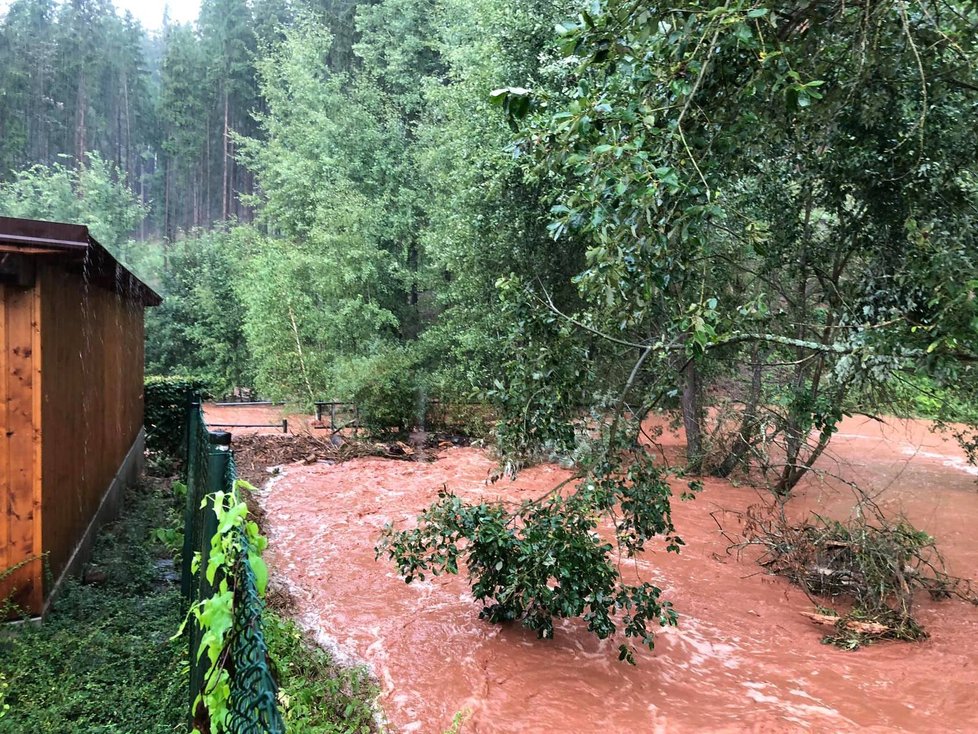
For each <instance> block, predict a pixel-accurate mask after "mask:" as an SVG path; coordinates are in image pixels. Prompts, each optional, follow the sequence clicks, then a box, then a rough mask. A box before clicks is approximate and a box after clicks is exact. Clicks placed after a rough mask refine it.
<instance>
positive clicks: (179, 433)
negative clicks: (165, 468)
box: [143, 375, 202, 457]
mask: <svg viewBox="0 0 978 734" xmlns="http://www.w3.org/2000/svg"><path fill="white" fill-rule="evenodd" d="M201 387H202V383H201V382H200V381H199V380H195V379H193V378H189V377H177V376H167V377H163V376H159V375H151V376H150V377H147V378H146V382H145V383H144V384H143V405H144V409H143V425H144V426H145V428H146V447H147V448H148V449H149V450H150V451H152V452H156V453H160V454H163V455H166V456H171V457H183V456H184V454H186V444H185V441H186V435H185V434H186V423H187V411H188V409H189V404H190V400H191V399H193V398H194V397H195V396H197V395H198V394H199V393H200V390H201Z"/></svg>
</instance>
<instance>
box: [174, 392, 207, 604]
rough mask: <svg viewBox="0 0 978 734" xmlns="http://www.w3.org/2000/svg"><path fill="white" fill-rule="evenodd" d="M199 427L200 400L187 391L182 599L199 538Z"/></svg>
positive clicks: (188, 585)
mask: <svg viewBox="0 0 978 734" xmlns="http://www.w3.org/2000/svg"><path fill="white" fill-rule="evenodd" d="M202 431H203V421H202V419H201V417H200V402H198V401H197V400H195V399H194V398H193V396H191V395H189V393H188V399H187V417H186V420H185V421H184V432H185V434H186V435H185V437H184V450H185V451H186V452H187V453H186V455H185V456H184V457H183V458H184V472H185V474H186V477H185V478H186V480H187V481H186V484H187V503H186V507H185V508H184V511H183V556H182V558H181V564H180V565H181V574H180V591H181V592H182V593H183V597H184V598H185V599H188V600H191V601H193V600H192V599H191V591H192V583H193V574H192V573H191V572H190V563H191V561H192V560H193V556H194V551H195V550H197V549H198V546H199V545H200V542H199V538H198V536H197V535H196V533H195V530H196V527H197V523H196V522H195V518H196V517H197V515H198V513H199V512H200V502H201V500H202V499H203V493H202V492H201V489H202V487H201V484H202V482H200V481H199V477H200V473H201V468H202V467H201V466H200V453H201V447H200V445H199V442H200V434H201V433H202Z"/></svg>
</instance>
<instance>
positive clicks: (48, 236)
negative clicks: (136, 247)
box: [0, 217, 163, 306]
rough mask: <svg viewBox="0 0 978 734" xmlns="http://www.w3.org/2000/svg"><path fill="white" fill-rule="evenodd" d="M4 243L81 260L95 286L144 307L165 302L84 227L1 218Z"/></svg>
mask: <svg viewBox="0 0 978 734" xmlns="http://www.w3.org/2000/svg"><path fill="white" fill-rule="evenodd" d="M0 243H2V244H8V245H14V246H22V247H24V248H25V249H26V248H31V249H33V250H36V249H45V250H50V251H51V253H52V254H55V253H61V254H63V255H65V256H66V257H69V258H71V259H72V261H77V260H78V259H80V260H81V262H82V264H83V269H84V272H85V274H86V277H88V278H89V279H90V280H91V282H93V283H95V284H97V285H99V286H101V287H103V288H107V289H108V290H111V291H114V292H116V293H118V294H119V295H121V296H125V297H128V298H131V299H133V300H137V301H139V302H140V303H142V305H144V306H159V305H160V304H161V303H162V302H163V299H162V298H161V297H160V295H159V294H158V293H157V292H156V291H154V290H153V289H152V288H150V287H149V286H148V285H146V284H145V283H144V282H143V281H141V280H140V279H139V278H137V277H136V276H135V275H134V274H133V273H132V271H130V270H129V269H128V268H126V266H124V265H123V264H122V263H120V262H119V261H118V260H116V259H115V257H113V256H112V254H111V253H110V252H109V251H108V250H106V249H105V247H103V246H102V245H101V244H99V242H98V240H96V239H95V238H94V237H92V235H91V233H90V232H89V231H88V227H86V226H84V225H82V224H66V223H64V222H46V221H41V220H37V219H15V218H13V217H0ZM35 254H36V252H35Z"/></svg>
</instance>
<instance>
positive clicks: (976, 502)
mask: <svg viewBox="0 0 978 734" xmlns="http://www.w3.org/2000/svg"><path fill="white" fill-rule="evenodd" d="M493 468H494V463H493V461H492V459H491V458H490V457H488V456H487V455H486V454H485V453H484V452H483V451H481V450H479V449H475V448H451V449H448V450H445V451H443V452H441V453H440V455H439V457H438V459H437V460H436V461H434V462H431V463H419V462H405V461H390V460H384V459H377V458H365V459H358V460H354V461H350V462H347V463H343V464H337V465H328V464H325V463H320V464H313V465H310V466H304V465H291V466H288V467H285V469H284V473H283V474H282V475H280V476H279V477H278V478H276V479H275V480H273V481H272V482H271V483H270V485H269V487H267V488H266V490H265V491H264V492H263V493H262V496H261V502H262V505H263V507H264V509H265V510H266V511H267V523H268V531H269V535H270V541H271V544H270V546H269V550H268V552H267V553H268V559H269V561H270V564H271V567H272V571H273V576H274V577H275V578H277V579H278V580H279V581H280V582H281V583H284V584H285V585H286V586H287V587H288V589H289V591H291V593H292V595H293V596H294V599H295V602H296V605H297V615H298V617H299V619H300V621H301V623H302V624H303V625H304V626H305V627H306V628H308V629H309V630H310V631H312V632H313V633H314V634H315V636H316V638H317V639H318V641H319V642H320V643H321V644H324V645H327V646H328V647H330V648H332V649H333V650H334V651H336V652H337V653H338V654H339V655H340V656H341V657H343V658H344V659H346V660H348V661H351V662H363V663H364V664H366V665H367V666H369V667H370V669H371V670H372V671H373V673H374V675H375V676H376V677H377V680H378V681H379V683H380V686H381V690H382V693H381V696H380V701H379V703H380V704H381V705H382V707H383V709H384V711H385V712H386V715H387V718H388V720H389V723H390V728H391V729H392V730H394V731H399V732H422V733H424V734H428V733H436V734H437V733H440V732H443V731H444V730H445V729H447V728H448V727H449V726H450V724H451V721H452V717H453V715H454V714H456V712H460V711H464V712H465V715H466V721H465V724H464V728H463V731H465V732H472V733H480V734H481V733H488V732H540V733H544V732H580V733H582V734H583V733H586V732H650V733H657V732H793V731H815V732H840V731H857V730H859V731H871V732H888V731H927V732H935V731H962V732H974V731H978V706H976V703H978V700H976V694H975V691H976V686H978V656H976V652H978V608H976V607H974V606H971V605H969V604H967V603H965V602H961V601H957V600H951V601H944V602H931V601H929V600H927V601H922V602H921V604H920V610H919V619H920V621H921V622H922V623H923V625H924V626H925V627H926V628H927V629H928V631H929V632H930V633H931V636H930V638H929V639H927V640H925V641H923V642H921V643H914V644H908V643H896V642H886V643H880V644H876V645H872V646H869V647H865V648H863V649H860V650H858V651H855V652H844V651H840V650H838V649H836V648H833V647H830V646H827V645H823V644H821V642H820V640H821V637H822V635H823V634H824V629H825V628H820V627H816V626H814V625H812V624H811V623H810V622H809V621H808V620H807V619H806V618H805V617H803V616H802V615H801V614H800V612H802V611H805V610H810V609H811V608H812V604H811V602H810V601H809V600H808V599H807V598H806V597H805V595H804V594H802V593H801V592H800V591H799V590H797V589H796V588H794V587H792V586H791V585H789V584H788V583H786V582H785V581H783V580H782V579H780V578H775V577H772V576H769V575H766V574H764V573H762V572H761V569H760V568H759V567H758V566H757V565H756V564H754V563H752V562H751V561H750V560H749V559H748V558H746V557H745V558H737V557H736V556H735V555H730V554H728V553H727V552H726V551H727V546H728V541H727V540H725V539H724V538H723V536H722V535H721V534H720V531H719V528H718V526H717V522H716V519H718V520H719V521H720V522H721V523H723V524H725V525H728V527H729V528H730V529H731V530H736V523H735V520H734V515H733V514H731V513H733V512H736V511H739V510H743V509H744V508H746V507H747V506H749V505H751V504H755V503H757V502H759V501H760V495H759V494H758V493H757V491H755V490H752V489H749V488H746V487H737V486H734V485H732V484H731V483H729V482H724V481H718V480H707V481H706V482H705V489H704V491H703V492H702V493H701V494H700V495H699V496H698V497H697V499H695V500H693V501H691V502H680V501H679V500H678V499H677V500H676V502H675V506H674V515H675V523H676V526H677V529H678V530H679V532H680V533H681V534H682V536H683V537H684V539H685V540H686V542H687V544H688V545H687V547H686V548H685V549H684V550H683V552H682V554H680V555H675V554H667V553H666V552H665V551H664V549H660V548H654V549H653V550H650V551H649V552H647V553H645V554H644V555H642V556H641V557H640V558H639V559H637V560H635V561H628V562H627V563H628V564H629V566H630V571H629V574H635V575H638V576H639V577H640V578H642V579H644V580H648V581H651V582H653V583H655V584H657V585H659V586H660V587H661V588H662V589H663V591H664V596H665V597H666V598H668V599H669V600H671V601H672V602H673V603H674V605H675V607H676V609H677V610H678V612H679V614H680V620H679V626H678V627H677V628H668V629H664V630H661V631H660V632H659V634H658V636H657V642H656V646H655V650H654V651H651V652H649V651H646V650H642V651H640V652H639V653H638V654H637V655H636V660H637V663H638V664H637V665H636V666H629V665H626V664H623V663H619V662H618V661H617V655H616V648H617V646H618V644H619V642H620V641H619V640H605V641H599V640H596V639H594V638H593V636H591V635H590V634H588V633H587V631H586V629H585V628H584V626H583V624H582V623H580V622H579V621H577V620H565V621H563V622H561V623H559V624H558V625H557V626H556V631H555V636H554V639H552V640H538V639H537V638H536V636H535V634H534V633H532V632H530V631H528V630H525V629H523V628H521V627H520V626H518V625H511V626H499V625H494V624H490V623H487V622H483V621H482V620H480V619H479V617H478V613H479V609H480V605H479V604H478V603H477V602H475V601H474V600H473V598H472V596H471V594H470V593H469V590H468V586H467V584H466V582H465V579H464V578H463V577H453V576H447V577H446V576H442V577H435V578H428V579H427V580H425V581H424V582H421V583H418V582H415V583H413V584H411V585H407V584H405V583H404V582H403V581H402V580H401V579H400V578H399V577H398V576H397V575H396V573H395V570H394V568H393V566H392V565H391V564H390V563H389V562H387V561H385V560H384V559H381V560H376V559H375V557H374V545H375V543H376V541H377V539H378V535H379V533H380V531H381V528H382V527H383V526H384V524H385V523H387V522H393V523H394V524H395V525H398V526H401V527H404V526H407V525H409V524H411V523H412V521H413V518H414V517H415V515H416V514H417V513H418V512H419V511H420V510H421V509H422V508H424V507H425V506H426V505H427V504H429V503H430V502H431V501H433V500H434V499H435V496H436V494H437V492H438V490H439V489H441V488H442V487H443V486H447V487H448V488H450V489H451V490H453V491H454V492H456V493H458V494H459V495H460V496H462V497H464V498H466V499H469V500H482V499H489V500H491V499H494V498H502V499H507V500H514V499H516V500H518V499H524V498H531V497H533V496H535V495H537V494H540V493H541V492H543V491H546V490H548V489H550V488H551V487H552V486H553V485H554V484H555V483H557V482H558V481H560V480H562V479H563V478H565V477H566V476H567V473H566V472H565V471H564V470H562V469H560V468H558V467H555V466H538V467H534V468H532V469H529V470H526V471H524V472H523V473H522V474H521V475H520V477H519V478H518V480H517V481H515V482H509V481H501V482H497V483H495V484H488V483H487V482H486V479H487V476H488V475H489V473H490V472H491V471H492V469H493ZM819 468H820V469H821V475H820V476H818V477H812V478H811V479H810V480H808V481H806V483H805V484H804V486H802V487H801V488H800V489H799V491H798V497H797V499H796V500H793V502H795V503H796V504H797V505H798V507H799V509H800V510H801V509H805V508H812V509H816V510H818V511H820V512H824V513H827V514H830V515H834V516H839V515H845V514H846V512H847V511H848V510H849V508H850V507H851V506H852V494H851V492H850V490H849V489H848V485H847V484H846V481H848V480H852V481H858V482H861V483H863V484H865V485H872V486H873V487H874V488H875V490H876V491H878V492H879V496H878V498H877V501H878V502H879V504H880V505H881V506H883V507H884V508H885V509H887V510H888V511H900V512H904V513H905V514H906V515H907V516H908V517H909V519H910V520H912V521H913V522H914V523H915V524H917V525H918V526H919V527H920V528H922V529H923V530H926V531H928V532H930V533H932V534H933V535H935V536H936V537H937V538H938V541H939V542H940V544H941V547H942V548H943V551H944V554H945V556H946V558H947V561H948V564H949V567H950V570H951V572H952V573H955V574H957V575H960V576H964V577H966V578H971V579H976V578H978V543H976V541H975V531H974V529H975V528H976V527H978V493H976V485H975V479H976V477H975V470H974V469H973V468H971V467H969V466H968V465H967V464H966V463H965V461H964V458H963V456H962V454H961V452H960V451H959V450H958V449H957V447H956V446H955V445H954V444H953V443H949V442H947V441H944V440H942V438H941V437H940V436H938V435H934V434H932V433H930V432H929V431H928V430H927V425H926V424H924V423H921V422H903V421H895V420H894V421H890V422H889V423H888V424H887V425H882V424H880V423H877V422H873V421H868V420H863V419H848V420H846V421H845V422H844V423H843V425H842V427H841V431H840V433H839V434H838V435H837V436H836V437H835V439H834V440H833V444H832V450H831V455H827V456H825V457H823V459H822V461H821V462H820V464H819ZM676 486H677V489H678V488H679V487H680V483H678V482H677V484H676ZM715 518H716V519H715Z"/></svg>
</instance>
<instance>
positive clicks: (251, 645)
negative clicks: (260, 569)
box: [182, 399, 285, 734]
mask: <svg viewBox="0 0 978 734" xmlns="http://www.w3.org/2000/svg"><path fill="white" fill-rule="evenodd" d="M185 426H186V427H185V431H186V433H185V444H184V445H185V447H186V476H187V507H186V514H185V527H184V545H183V575H182V590H183V594H184V596H185V597H186V598H187V600H188V601H189V602H190V604H197V603H199V602H200V601H201V600H203V599H208V598H210V597H211V596H212V595H213V594H214V593H215V588H217V587H218V586H219V584H220V578H214V580H213V583H211V582H209V581H208V579H207V575H206V574H205V573H204V569H206V568H207V563H208V556H209V553H210V548H211V538H213V536H214V535H215V533H217V531H218V521H217V515H216V513H215V512H214V508H213V503H212V502H206V501H205V500H207V498H208V497H209V496H211V495H213V494H214V493H215V492H219V491H224V492H228V493H234V492H235V482H236V479H237V473H236V471H235V466H234V455H233V454H232V452H231V450H230V449H231V447H230V443H231V435H230V434H229V433H225V432H223V431H209V430H208V429H207V425H206V424H205V422H204V416H203V412H202V411H201V408H200V402H199V401H198V400H192V399H191V400H188V407H187V421H186V424H185ZM202 506H203V507H202ZM231 532H236V533H238V537H237V539H236V540H237V543H236V547H237V548H239V549H240V552H239V554H238V557H237V558H236V559H235V560H234V563H233V568H234V572H233V578H227V577H225V578H226V580H227V581H228V584H229V586H230V587H231V588H232V589H233V592H234V593H233V597H234V602H233V617H234V625H233V629H232V631H231V634H230V635H229V638H228V643H227V647H226V649H225V651H224V655H223V657H222V660H221V666H222V667H223V669H224V670H226V671H227V672H228V682H229V686H230V699H229V702H228V709H229V710H228V713H227V716H226V717H225V718H224V721H219V722H218V721H211V720H210V715H209V712H208V711H207V710H206V708H205V707H204V705H203V704H202V703H201V702H200V700H199V698H200V694H201V693H202V692H204V691H206V690H208V686H211V685H214V684H215V682H214V681H212V680H208V677H207V676H208V671H209V669H210V665H209V661H208V659H207V656H206V655H200V654H199V653H198V651H199V650H200V649H201V639H202V636H203V631H202V630H201V628H200V626H199V625H198V624H197V622H196V620H195V619H194V618H193V617H191V620H190V623H189V624H188V627H189V630H190V634H189V637H190V719H191V726H192V727H193V728H195V729H196V730H197V731H199V732H200V733H201V734H219V733H220V734H223V733H224V732H227V733H228V734H284V732H285V725H284V723H283V721H282V716H281V714H280V712H279V710H278V686H277V685H276V683H275V678H274V677H273V675H272V671H271V669H270V661H269V656H268V647H267V645H266V643H265V637H264V633H263V629H262V610H263V608H264V603H263V601H262V599H261V595H260V594H259V592H258V585H257V583H256V579H255V572H254V569H253V568H252V567H251V563H250V562H249V561H248V553H249V550H250V546H249V540H248V538H247V536H246V534H245V533H244V532H242V531H241V530H240V529H238V528H232V530H231ZM198 553H199V554H200V563H199V564H197V568H198V571H197V572H196V573H194V572H193V571H192V568H193V565H192V562H193V558H194V555H195V554H198Z"/></svg>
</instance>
